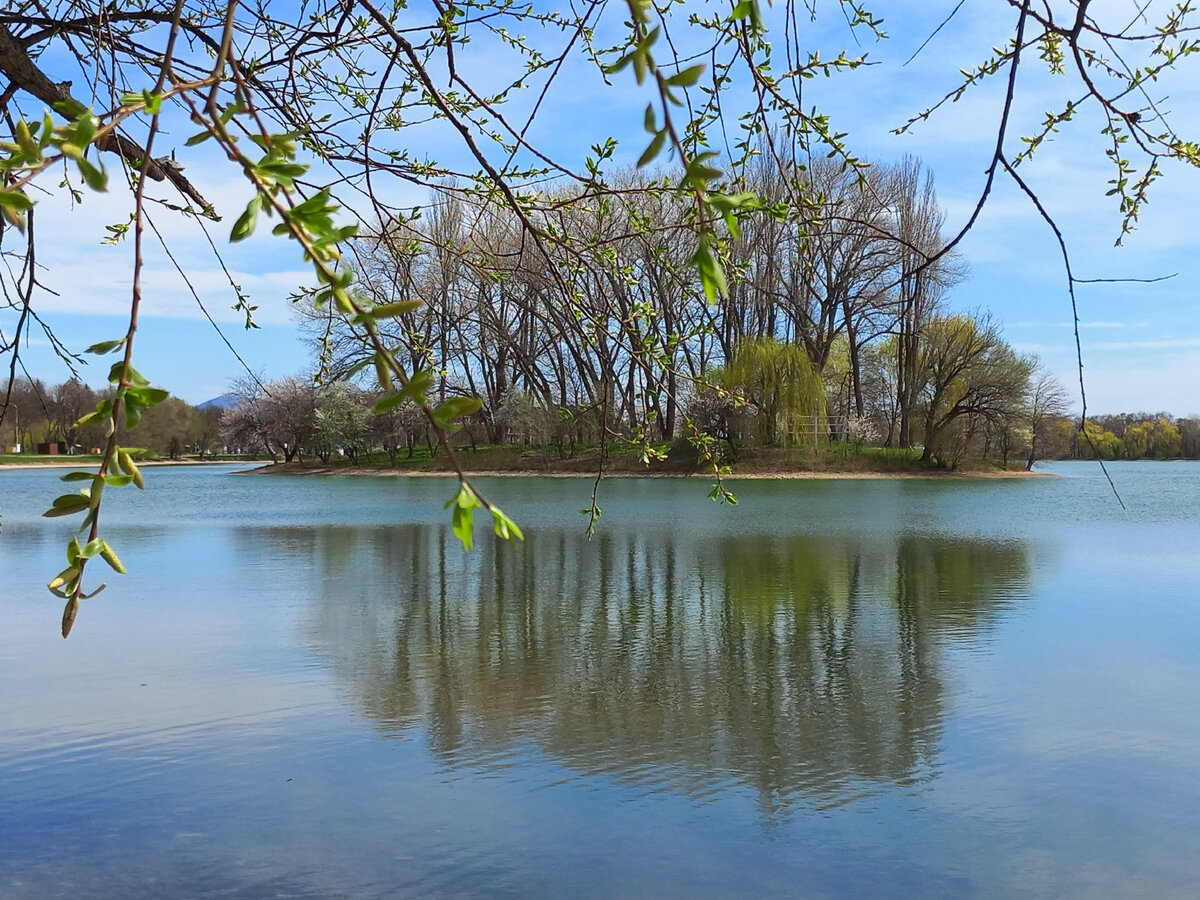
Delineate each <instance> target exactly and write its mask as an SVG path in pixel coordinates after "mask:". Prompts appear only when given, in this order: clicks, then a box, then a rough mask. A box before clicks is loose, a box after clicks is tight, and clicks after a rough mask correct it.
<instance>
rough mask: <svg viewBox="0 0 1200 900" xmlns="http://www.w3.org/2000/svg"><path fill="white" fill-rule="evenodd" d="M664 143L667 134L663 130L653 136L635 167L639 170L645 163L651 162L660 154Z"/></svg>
mask: <svg viewBox="0 0 1200 900" xmlns="http://www.w3.org/2000/svg"><path fill="white" fill-rule="evenodd" d="M666 142H667V132H666V131H665V130H663V131H660V132H659V133H658V134H656V135H654V139H653V140H652V141H650V145H649V146H648V147H647V148H646V149H645V150H644V151H643V152H642V155H641V156H639V157H638V161H637V167H638V168H639V169H640V168H642V166H644V165H646V164H647V163H649V162H652V161H653V160H654V158H655V157H656V156H658V154H659V153H661V152H662V148H663V144H665V143H666Z"/></svg>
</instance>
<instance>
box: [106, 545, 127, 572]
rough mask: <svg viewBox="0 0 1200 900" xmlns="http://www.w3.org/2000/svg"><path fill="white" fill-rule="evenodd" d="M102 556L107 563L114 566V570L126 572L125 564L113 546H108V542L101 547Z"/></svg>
mask: <svg viewBox="0 0 1200 900" xmlns="http://www.w3.org/2000/svg"><path fill="white" fill-rule="evenodd" d="M101 543H104V542H103V541H101ZM100 558H101V559H103V560H104V561H105V562H106V563H108V564H109V566H111V567H112V570H113V571H114V572H117V573H119V574H121V575H124V574H125V566H124V564H123V563H122V562H121V560H120V559H119V558H118V556H117V554H116V551H115V550H113V548H112V547H110V546H108V544H107V543H104V546H103V547H101V548H100Z"/></svg>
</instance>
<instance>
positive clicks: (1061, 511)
mask: <svg viewBox="0 0 1200 900" xmlns="http://www.w3.org/2000/svg"><path fill="white" fill-rule="evenodd" d="M1050 470H1051V471H1053V472H1055V473H1057V474H1059V475H1061V476H1062V477H1058V478H1042V479H1027V480H1015V481H970V482H959V481H924V480H908V481H893V480H882V481H860V482H828V481H826V482H784V483H768V482H740V483H737V485H736V490H737V493H738V494H739V496H740V498H741V501H742V502H741V504H740V505H739V506H737V507H733V508H731V507H718V506H714V505H713V504H711V503H709V502H708V501H707V500H706V499H705V494H706V493H707V489H706V488H705V486H704V484H703V482H701V481H621V480H616V481H608V482H606V483H605V484H604V485H603V486H602V495H601V498H600V505H601V506H602V507H603V508H604V515H603V518H602V520H601V523H602V526H603V527H602V528H601V530H600V532H599V534H598V536H597V537H596V538H594V539H593V540H592V541H590V542H589V541H588V540H587V539H586V538H585V537H584V536H583V525H582V524H581V517H580V516H579V515H578V513H577V510H578V509H579V508H580V507H581V506H583V505H586V503H587V500H588V496H589V491H590V482H588V481H585V480H575V479H565V480H537V479H528V480H526V479H508V480H495V481H484V482H482V486H483V487H484V489H485V490H487V491H488V492H489V493H490V494H491V495H493V496H494V498H495V499H496V500H497V501H499V502H500V503H501V504H502V505H503V506H504V507H505V509H506V511H508V512H510V513H511V514H513V515H514V517H515V518H516V519H517V520H518V521H519V522H520V523H521V524H522V526H523V527H524V528H525V530H526V534H527V538H528V539H527V540H526V542H525V543H524V544H523V545H519V546H515V547H511V546H507V545H501V544H498V543H496V542H494V541H493V540H491V538H490V537H489V536H488V535H486V534H485V533H484V530H483V528H482V527H481V528H480V530H479V534H478V545H477V547H476V550H475V551H474V552H472V553H470V554H467V553H464V552H463V551H462V549H461V548H460V547H459V545H458V544H457V542H456V541H455V540H454V538H453V536H452V535H451V534H450V533H449V529H448V528H447V527H446V524H445V523H446V514H445V513H444V511H443V510H442V504H443V503H444V502H445V501H446V500H447V499H448V498H449V496H450V494H451V489H450V485H449V484H448V483H447V482H445V481H441V480H437V479H399V478H397V479H345V478H328V479H316V478H283V477H271V478H262V477H252V476H250V477H247V476H234V475H231V474H229V473H230V471H231V469H229V468H205V469H199V470H198V469H172V468H160V469H154V470H152V471H149V472H148V473H147V474H148V477H147V481H148V482H149V488H150V490H148V491H147V492H146V493H145V494H137V493H135V492H133V491H131V490H126V491H120V492H111V493H110V494H109V495H107V496H106V503H107V504H108V505H107V507H106V512H105V522H106V524H107V531H108V534H109V537H110V539H111V540H112V542H113V543H114V545H115V546H116V547H117V548H118V549H119V551H120V552H121V555H122V558H123V559H124V561H125V562H126V564H127V566H128V567H129V569H130V572H131V574H130V575H128V576H125V577H120V576H115V577H114V578H113V579H111V581H112V582H113V583H112V584H110V588H109V590H108V591H107V592H106V593H104V594H102V595H101V596H100V597H98V598H96V599H95V600H93V601H89V602H86V603H85V604H84V606H83V609H82V611H81V612H80V615H79V619H78V622H77V624H76V626H75V631H74V633H73V634H72V636H71V638H70V640H68V641H63V640H62V639H61V638H60V637H59V636H58V634H57V632H58V620H59V616H60V614H61V607H60V604H59V603H58V601H57V600H56V599H55V598H53V597H51V596H50V595H49V594H48V593H47V592H46V591H45V589H44V587H43V585H44V583H45V582H46V581H47V580H48V579H49V578H50V577H51V576H52V575H54V573H56V572H57V571H58V570H59V569H61V568H62V565H63V563H62V562H61V560H62V555H63V546H64V544H65V541H66V540H67V538H68V536H69V534H70V533H71V532H70V526H69V524H64V523H63V521H62V520H48V519H42V518H40V516H39V514H40V513H41V511H42V510H43V509H44V508H45V507H46V506H47V505H48V501H49V499H51V498H52V497H53V496H54V495H55V493H56V492H57V488H58V482H57V480H56V476H57V475H58V474H60V473H57V472H52V471H46V470H23V471H4V472H0V505H2V509H0V512H2V514H3V528H2V529H0V896H3V897H6V898H10V897H11V898H52V897H72V898H76V897H135V898H141V897H145V898H151V897H246V898H256V897H337V896H346V897H489V898H490V897H622V898H624V897H680V898H691V897H865V896H887V897H939V896H941V897H1030V896H1032V897H1104V898H1109V897H1161V898H1168V897H1188V898H1194V897H1196V896H1198V895H1200V609H1198V605H1197V604H1198V602H1200V590H1198V589H1200V552H1198V548H1200V465H1188V464H1174V463H1159V464H1134V463H1129V464H1123V465H1116V466H1114V467H1113V473H1114V477H1115V479H1116V480H1117V483H1118V486H1119V487H1120V489H1121V492H1122V496H1123V498H1124V500H1125V502H1126V505H1127V509H1125V510H1122V509H1121V507H1120V506H1118V504H1117V503H1116V501H1115V500H1114V499H1113V498H1112V494H1111V493H1110V491H1109V489H1108V486H1107V483H1106V482H1105V481H1104V479H1103V477H1102V475H1101V474H1100V472H1099V470H1098V469H1097V468H1095V467H1094V465H1091V464H1060V465H1056V466H1053V467H1050ZM109 501H111V502H109ZM100 568H101V566H100V565H99V564H97V565H96V566H95V567H93V571H97V572H98V571H99V569H100Z"/></svg>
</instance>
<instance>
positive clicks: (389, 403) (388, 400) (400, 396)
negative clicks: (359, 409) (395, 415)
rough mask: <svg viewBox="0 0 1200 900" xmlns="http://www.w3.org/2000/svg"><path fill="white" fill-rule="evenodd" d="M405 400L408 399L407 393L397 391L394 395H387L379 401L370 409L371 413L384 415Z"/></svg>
mask: <svg viewBox="0 0 1200 900" xmlns="http://www.w3.org/2000/svg"><path fill="white" fill-rule="evenodd" d="M407 399H409V397H408V391H397V392H396V393H394V394H388V395H387V396H386V397H383V398H382V399H380V400H379V401H378V402H377V403H376V404H375V405H374V406H373V407H371V412H373V413H375V414H376V415H379V414H380V413H385V412H387V411H388V410H389V409H393V408H395V407H397V406H399V405H400V404H401V403H403V402H404V401H405V400H407Z"/></svg>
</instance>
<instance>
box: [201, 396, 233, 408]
mask: <svg viewBox="0 0 1200 900" xmlns="http://www.w3.org/2000/svg"><path fill="white" fill-rule="evenodd" d="M235 406H237V397H236V396H234V395H233V394H222V395H221V396H220V397H213V398H212V399H211V400H205V401H204V402H203V403H199V404H197V405H196V409H212V408H214V407H215V408H216V409H233V408H234V407H235Z"/></svg>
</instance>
